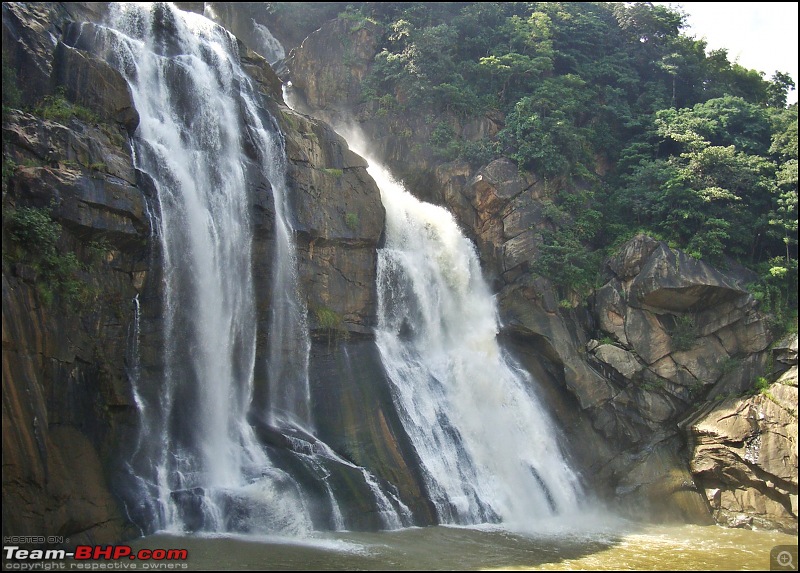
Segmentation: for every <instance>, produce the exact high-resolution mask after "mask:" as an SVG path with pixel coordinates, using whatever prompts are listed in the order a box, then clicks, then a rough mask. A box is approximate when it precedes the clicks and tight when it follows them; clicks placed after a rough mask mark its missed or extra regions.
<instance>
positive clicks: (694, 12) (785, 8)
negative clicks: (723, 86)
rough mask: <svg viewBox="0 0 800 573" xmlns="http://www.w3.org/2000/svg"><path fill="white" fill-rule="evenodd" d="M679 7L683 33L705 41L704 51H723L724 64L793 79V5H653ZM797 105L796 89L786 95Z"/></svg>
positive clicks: (736, 3) (784, 3) (794, 22)
mask: <svg viewBox="0 0 800 573" xmlns="http://www.w3.org/2000/svg"><path fill="white" fill-rule="evenodd" d="M656 4H664V5H671V6H673V7H681V8H682V9H683V12H685V13H687V14H688V18H687V22H688V24H689V28H687V29H684V30H683V32H684V34H686V35H687V36H694V37H696V38H698V39H700V38H703V37H705V39H706V41H707V42H708V49H709V50H714V49H718V48H726V49H727V50H728V60H730V61H731V62H738V63H739V64H740V65H742V66H744V67H745V68H749V69H755V70H758V71H760V72H764V74H765V75H764V77H765V78H766V79H771V78H772V74H774V73H775V72H776V71H779V72H787V73H788V74H789V75H790V76H792V79H793V80H794V83H795V84H796V85H797V84H798V75H797V52H798V46H797V19H798V18H797V5H798V3H797V2H759V3H756V2H656ZM788 100H789V103H795V102H797V89H795V90H794V91H791V92H789V98H788Z"/></svg>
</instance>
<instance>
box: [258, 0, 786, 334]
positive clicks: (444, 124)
mask: <svg viewBox="0 0 800 573" xmlns="http://www.w3.org/2000/svg"><path fill="white" fill-rule="evenodd" d="M336 9H339V10H340V14H339V17H340V18H345V19H348V20H350V21H351V22H353V21H354V22H356V23H358V22H364V23H365V24H366V23H367V22H369V23H370V25H376V24H377V25H378V26H379V30H380V31H381V32H380V33H381V37H380V39H379V44H378V50H377V55H376V56H375V58H374V61H373V62H372V65H371V68H370V71H369V73H368V75H367V76H366V77H365V79H364V80H363V82H362V105H363V107H364V108H365V109H368V110H371V113H373V114H374V115H376V116H384V117H387V118H389V119H392V118H397V119H401V118H402V117H404V116H406V117H407V116H408V115H414V116H420V115H421V116H424V117H425V118H426V121H427V122H428V123H429V124H430V125H431V126H432V128H431V132H430V133H431V136H430V138H429V141H427V142H426V143H427V145H429V146H430V147H431V148H432V154H433V155H434V156H435V157H436V159H437V160H438V162H440V163H442V162H446V161H451V160H454V159H461V160H466V161H468V162H470V163H471V164H472V165H473V166H474V167H479V166H481V165H485V164H486V163H488V162H489V161H490V160H492V159H494V158H497V157H500V156H505V157H509V158H511V159H513V160H514V161H516V163H517V164H518V166H519V168H520V169H522V170H528V171H530V172H531V173H533V174H534V175H535V176H536V177H537V178H540V179H544V180H546V181H547V182H548V187H549V188H550V189H551V190H552V191H551V199H552V207H551V209H550V210H549V212H548V214H547V217H548V220H549V221H550V222H551V223H552V227H553V230H552V231H548V232H546V233H544V234H543V235H542V236H541V237H540V239H541V244H542V245H543V248H542V253H541V257H540V258H539V260H538V262H537V265H536V266H537V269H534V270H535V271H538V272H540V273H542V274H546V276H549V277H551V278H552V279H553V280H554V282H555V283H556V284H558V285H559V286H561V287H563V288H565V289H567V290H575V291H582V292H586V291H587V290H589V289H591V287H592V286H593V284H594V283H595V281H596V272H597V268H598V264H597V263H598V260H599V259H600V258H601V257H602V255H605V254H607V253H609V252H610V251H611V249H612V248H613V247H615V246H617V245H619V244H620V243H621V242H622V241H624V240H626V239H628V238H630V237H631V236H633V235H634V234H636V233H637V232H641V231H644V232H647V233H649V234H651V235H652V236H656V237H659V238H661V239H663V240H666V241H668V242H669V243H670V244H671V245H673V246H674V247H677V248H681V249H684V250H685V251H686V252H688V253H690V254H692V256H695V257H697V258H703V259H706V260H709V261H711V262H714V263H716V264H723V265H725V264H728V263H731V262H734V261H735V262H736V263H739V264H744V265H745V266H747V267H749V268H751V269H752V270H755V271H756V272H757V273H758V275H759V276H760V280H759V282H758V284H755V285H753V289H754V292H755V293H756V295H757V296H758V297H760V298H761V299H762V301H763V302H764V306H765V307H766V308H767V309H769V310H771V311H773V312H774V313H775V315H776V322H777V323H779V329H781V330H782V329H785V328H792V325H793V324H796V308H797V296H796V292H795V291H796V288H795V285H796V284H797V106H796V105H792V106H789V107H787V105H786V102H787V93H788V91H789V90H792V89H794V83H793V81H792V79H791V78H790V77H789V76H788V75H787V74H785V73H780V72H778V73H776V74H775V75H774V76H773V77H772V78H770V79H766V78H764V77H763V74H761V73H759V72H757V71H755V70H749V69H746V68H744V67H743V66H741V65H739V64H738V63H735V62H731V61H730V60H729V59H728V54H727V52H726V51H725V50H714V51H711V52H709V53H707V52H706V48H707V46H706V42H705V41H704V40H698V39H695V38H692V37H689V36H687V35H685V34H684V33H683V31H682V30H683V29H684V28H685V20H686V16H685V15H684V14H683V13H681V12H680V11H679V10H678V9H675V8H671V7H666V6H656V5H653V4H651V3H633V4H624V3H603V2H592V3H585V2H581V3H577V2H525V3H523V2H502V3H472V2H460V3H415V2H409V3H399V4H398V3H369V2H368V3H354V4H348V5H346V6H344V5H342V4H340V3H338V4H333V3H328V4H327V9H325V8H324V7H323V6H322V5H320V6H318V7H317V8H316V9H315V11H314V12H308V11H306V10H305V9H304V7H303V6H302V5H300V4H297V5H295V4H293V3H274V4H273V5H272V10H273V12H274V13H275V14H276V15H278V16H280V18H281V21H284V22H286V21H288V20H289V16H290V15H291V14H296V15H298V17H299V15H300V14H302V15H303V19H301V20H298V21H302V22H303V23H304V24H303V25H304V26H305V27H306V28H308V27H311V26H312V25H313V23H310V22H308V21H307V20H308V18H312V19H313V17H314V15H315V14H316V15H317V16H319V17H320V21H319V22H318V24H322V23H323V22H324V21H325V20H326V19H327V18H329V17H330V15H331V13H332V12H333V11H335V10H336ZM483 117H493V118H497V117H499V118H501V121H500V124H501V125H500V129H499V132H497V133H493V134H491V135H489V134H487V135H484V136H482V137H480V138H477V139H476V138H474V137H472V138H470V137H464V136H463V135H461V134H459V133H458V131H457V130H455V129H453V127H452V125H453V123H454V122H461V123H462V124H465V123H467V122H469V121H470V120H477V119H480V118H483Z"/></svg>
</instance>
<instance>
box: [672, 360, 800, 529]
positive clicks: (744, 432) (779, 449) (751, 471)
mask: <svg viewBox="0 0 800 573" xmlns="http://www.w3.org/2000/svg"><path fill="white" fill-rule="evenodd" d="M789 384H794V385H789ZM797 398H798V396H797V377H796V372H795V376H794V378H787V379H785V380H783V381H782V382H776V383H773V384H771V385H770V386H769V387H768V388H767V389H766V390H764V391H762V392H761V393H759V394H757V395H755V396H749V397H748V396H745V397H735V396H734V397H730V398H727V399H725V400H723V401H722V402H720V403H718V404H717V405H715V406H713V407H712V408H711V409H710V410H708V411H701V412H700V414H699V415H698V416H697V417H695V418H694V419H693V420H691V421H690V423H689V424H688V426H687V431H688V435H689V442H690V448H691V452H692V457H691V471H692V473H693V474H694V476H695V479H696V481H697V482H698V484H699V485H700V486H701V487H702V488H703V489H704V490H705V491H706V493H707V499H708V503H709V506H710V508H711V510H712V513H713V515H714V517H715V519H716V520H717V522H719V523H721V524H724V525H728V526H732V527H751V526H752V527H759V528H764V527H768V528H778V529H781V530H784V531H787V532H790V533H797V501H796V498H797Z"/></svg>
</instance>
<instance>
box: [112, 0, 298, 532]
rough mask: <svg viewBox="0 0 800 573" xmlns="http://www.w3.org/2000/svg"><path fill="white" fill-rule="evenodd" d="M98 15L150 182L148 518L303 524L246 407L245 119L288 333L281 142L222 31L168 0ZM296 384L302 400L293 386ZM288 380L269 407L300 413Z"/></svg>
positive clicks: (250, 364)
mask: <svg viewBox="0 0 800 573" xmlns="http://www.w3.org/2000/svg"><path fill="white" fill-rule="evenodd" d="M112 21H113V23H112V25H111V27H110V28H109V29H107V30H105V32H106V33H107V35H108V37H107V41H106V42H105V43H106V44H107V45H108V47H109V52H110V53H109V55H108V59H109V60H110V61H111V62H113V63H115V64H116V65H117V67H118V69H119V70H120V72H121V73H122V74H123V75H124V76H125V77H126V79H127V80H128V82H129V85H130V87H131V91H132V95H133V99H134V102H135V105H136V109H137V111H138V112H139V116H140V123H139V127H138V130H137V132H136V137H135V141H134V143H135V152H136V153H135V155H136V162H137V168H138V169H139V170H140V171H142V172H144V173H146V174H148V175H149V176H150V178H151V179H152V181H153V183H154V186H155V188H156V201H157V203H158V209H157V211H158V216H157V217H154V220H155V221H156V223H157V229H156V236H157V237H158V238H159V240H160V244H161V253H162V258H163V269H164V276H163V306H164V309H163V313H164V316H163V322H164V339H165V348H164V354H165V357H164V366H163V368H164V377H163V384H162V385H161V387H160V388H158V389H157V392H150V393H147V392H145V391H138V390H137V392H136V394H137V401H138V402H139V405H140V410H141V416H142V427H143V432H144V433H145V434H146V436H145V439H144V440H143V442H146V443H147V444H149V447H148V448H147V449H146V450H145V451H143V452H141V455H142V456H143V457H146V458H147V459H149V465H150V471H149V472H146V475H145V477H143V478H142V483H143V484H144V485H145V488H146V489H147V490H148V492H149V493H150V495H152V497H154V498H155V499H156V500H157V502H156V503H155V504H154V505H155V507H154V508H153V511H154V513H156V515H157V518H156V521H157V524H158V525H157V526H158V527H160V528H173V529H185V528H192V529H197V528H204V529H210V530H218V531H219V530H226V529H229V528H231V527H236V528H239V529H254V528H255V529H259V528H260V529H263V530H266V531H301V530H308V529H309V528H310V521H309V518H308V512H307V510H306V508H305V507H304V505H303V501H302V499H301V495H300V492H299V491H298V488H297V487H296V484H294V483H293V480H292V479H291V477H290V476H288V475H287V474H286V473H284V472H282V471H281V470H279V469H277V468H275V467H274V466H273V464H272V463H271V461H270V459H269V458H268V456H267V454H266V453H265V451H264V449H263V448H262V447H261V445H260V444H259V443H258V440H257V439H256V437H255V435H254V432H253V429H252V428H251V426H250V424H249V423H248V416H247V415H248V410H249V409H250V408H251V399H252V393H253V373H254V365H255V360H256V351H255V344H256V320H255V316H256V312H255V305H254V300H255V297H254V281H253V273H252V261H251V250H252V242H253V237H252V231H251V229H252V224H251V221H250V199H249V195H248V193H249V189H250V188H251V187H252V186H253V180H252V178H251V177H250V176H249V175H248V169H251V168H252V162H250V163H248V160H247V156H246V153H245V141H244V137H243V135H244V134H246V133H247V134H249V135H250V140H251V143H252V142H255V146H256V147H257V150H256V152H257V154H258V156H259V157H258V162H259V163H258V164H259V166H260V167H261V168H262V169H263V172H262V173H261V174H260V175H261V177H262V178H265V179H267V180H268V181H270V182H271V184H272V185H271V186H272V188H273V192H274V193H275V204H276V234H277V235H278V237H277V239H276V251H277V253H276V264H275V267H276V271H275V282H276V289H277V290H278V291H279V292H280V293H281V297H280V298H279V300H278V301H277V303H278V307H279V308H280V310H278V311H277V312H276V313H275V315H276V317H277V318H273V321H272V322H273V325H272V326H273V329H275V328H276V327H281V330H273V331H272V332H278V333H284V332H286V333H288V335H289V336H295V335H296V334H297V332H298V331H300V330H301V329H302V328H303V326H304V323H303V314H302V312H299V311H297V309H296V308H294V307H292V301H291V300H289V299H291V297H292V295H293V294H294V292H295V291H293V290H292V276H293V271H292V266H293V259H292V258H291V257H292V255H291V253H292V251H293V249H292V245H291V238H290V231H288V223H287V222H286V214H285V212H284V210H283V205H284V201H285V200H284V198H283V197H282V196H281V191H282V190H283V187H282V186H283V185H284V183H283V175H284V174H283V172H282V171H281V170H282V168H283V166H282V164H281V163H280V161H279V160H278V158H279V157H281V156H282V149H281V148H280V146H279V145H278V144H277V143H276V141H275V137H274V135H273V134H272V133H271V132H270V130H268V129H266V128H265V127H264V125H263V123H262V121H261V118H260V116H259V114H258V112H257V107H256V105H255V103H254V102H253V95H252V94H253V93H254V91H253V90H252V88H251V87H250V84H249V81H248V80H247V78H246V76H245V75H244V73H243V72H242V71H241V69H240V67H239V65H238V58H237V56H236V54H237V53H238V52H237V48H236V43H235V39H233V38H232V37H231V36H230V35H229V34H228V33H227V32H226V31H225V30H224V29H222V28H220V27H218V26H216V25H214V24H212V23H211V22H210V21H208V20H206V19H205V18H203V17H201V16H198V15H194V14H189V13H183V12H180V11H178V10H177V9H175V8H174V7H173V6H171V5H168V4H152V5H144V6H143V5H132V4H125V5H115V6H114V11H113V13H112ZM286 277H288V278H286ZM286 307H292V308H290V309H289V310H288V311H287V310H286ZM286 316H288V317H289V318H286ZM301 339H302V337H301ZM290 345H291V346H292V348H293V352H292V353H291V356H292V357H294V358H293V360H292V365H293V366H296V365H297V364H300V365H301V366H302V365H303V364H305V363H306V362H307V360H308V358H307V343H306V347H305V348H303V346H302V344H301V345H300V346H299V347H298V345H297V341H296V340H293V341H292V342H291V344H290ZM272 346H274V347H278V348H279V350H278V351H276V352H274V353H273V356H271V361H270V365H269V367H270V370H271V371H277V372H278V373H280V372H281V369H282V368H285V367H282V366H281V365H280V364H279V365H276V364H275V362H281V364H285V363H286V362H287V360H286V359H285V358H284V355H280V354H279V353H280V352H283V351H285V347H286V346H287V344H283V343H281V342H280V341H279V340H273V341H272ZM276 356H280V359H278V358H276ZM298 356H299V358H298ZM304 376H305V374H304V370H303V369H302V368H300V374H299V378H301V379H302V378H303V377H304ZM272 380H273V381H277V380H281V381H283V378H273V379H272ZM287 382H290V383H293V382H294V380H289V381H287ZM275 385H276V384H273V386H275ZM305 386H306V388H307V380H306V381H305ZM299 392H300V394H301V395H303V396H301V398H300V400H301V401H302V400H305V397H304V396H305V395H307V390H303V389H302V388H301V389H300V391H299ZM294 393H295V389H291V390H289V391H288V394H290V395H291V396H292V397H291V398H290V399H289V401H288V402H287V401H282V400H281V399H280V397H281V396H282V394H281V390H275V391H274V392H273V394H274V400H275V402H276V403H277V408H276V411H278V412H281V415H284V413H285V412H287V411H288V412H289V413H290V414H294V413H297V412H299V414H297V416H298V417H300V418H301V419H302V418H303V417H304V416H305V415H306V414H305V413H306V412H307V405H305V404H306V402H303V403H302V404H301V405H300V406H293V405H291V404H293V402H292V401H293V400H294ZM287 404H290V405H287ZM241 498H246V499H247V505H249V506H250V509H249V510H248V514H247V515H246V516H244V517H243V516H241V515H239V516H236V519H237V523H235V524H233V523H232V522H231V519H232V517H231V515H230V513H231V512H230V511H229V510H228V508H229V507H230V505H231V503H232V501H231V500H234V501H235V500H236V499H241ZM187 507H189V508H191V511H188V512H187ZM190 522H191V523H190ZM242 522H246V523H244V524H243V523H242Z"/></svg>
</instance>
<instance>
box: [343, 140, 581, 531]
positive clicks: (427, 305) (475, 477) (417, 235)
mask: <svg viewBox="0 0 800 573" xmlns="http://www.w3.org/2000/svg"><path fill="white" fill-rule="evenodd" d="M353 139H354V138H352V137H351V138H349V140H350V142H351V143H350V144H351V147H352V146H353V143H352V141H353ZM354 149H355V150H356V151H358V149H357V147H354ZM365 156H366V154H365ZM369 173H370V175H372V177H373V178H374V179H375V181H376V182H377V183H378V186H379V187H380V190H381V199H382V201H383V205H384V207H385V208H386V244H385V247H384V248H383V249H381V250H380V251H379V258H378V305H379V325H378V329H377V344H378V347H379V349H380V352H381V356H382V359H383V363H384V367H385V368H386V370H387V372H388V374H389V377H390V379H391V381H392V384H393V386H394V387H393V393H394V398H395V403H396V406H397V408H398V410H399V412H400V416H401V419H402V420H403V423H404V426H405V428H406V431H407V432H408V434H409V436H410V438H411V440H412V442H413V444H414V446H415V448H416V450H417V453H418V454H419V456H420V459H421V462H422V469H423V472H424V475H425V480H426V484H427V487H428V493H429V495H430V497H431V500H432V501H433V503H434V505H435V506H436V509H437V512H438V514H439V518H440V519H441V520H442V521H443V522H445V523H457V524H475V523H484V522H497V521H502V522H503V523H504V524H505V525H508V526H511V527H514V528H523V529H524V528H529V527H530V526H531V524H532V523H533V522H536V521H537V520H540V519H542V518H547V517H551V516H555V515H563V514H568V513H571V512H574V511H575V510H576V509H577V505H578V502H579V499H580V496H581V487H580V485H579V482H578V479H577V477H576V475H575V474H574V473H573V471H572V470H571V469H570V467H569V465H568V464H567V462H566V460H565V458H564V456H563V455H562V452H561V450H560V447H559V444H558V442H557V438H556V432H555V429H554V426H553V425H552V423H551V422H550V420H549V417H548V415H547V413H546V412H545V411H544V410H543V409H542V407H541V406H540V405H539V403H538V400H537V399H536V397H535V396H534V395H533V394H532V393H531V380H530V378H529V374H527V373H526V372H525V371H524V370H522V368H520V367H518V366H517V365H516V364H514V362H513V361H512V360H511V358H510V357H509V356H507V355H506V354H505V353H504V352H503V350H502V349H501V348H500V345H499V343H498V341H497V338H496V336H497V333H498V319H497V312H496V308H495V302H494V298H493V297H492V294H491V293H490V292H489V289H488V286H487V285H486V283H485V282H484V280H483V278H482V276H481V269H480V264H479V261H478V258H477V256H476V254H475V251H474V247H473V246H472V244H471V243H470V242H469V241H468V240H467V239H466V238H465V237H464V236H463V234H462V233H461V231H460V229H459V228H458V226H457V224H456V223H455V221H454V219H453V217H452V215H450V214H449V213H448V212H447V211H445V210H444V209H442V208H440V207H436V206H434V205H430V204H426V203H422V202H420V201H418V200H417V199H416V198H414V197H413V196H412V195H411V194H410V193H408V192H407V191H405V190H404V189H403V188H402V186H400V185H399V184H398V183H397V182H396V181H394V180H393V179H392V177H391V176H390V175H389V173H388V171H387V170H386V169H385V168H383V167H381V166H380V165H379V164H378V163H377V162H375V161H370V168H369Z"/></svg>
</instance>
